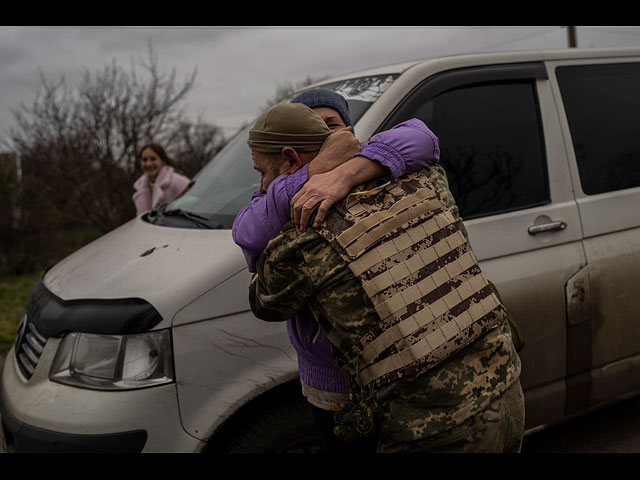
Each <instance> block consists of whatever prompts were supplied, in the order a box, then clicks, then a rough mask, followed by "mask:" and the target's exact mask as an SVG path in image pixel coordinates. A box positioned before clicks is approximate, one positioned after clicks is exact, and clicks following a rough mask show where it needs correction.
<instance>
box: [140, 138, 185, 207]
mask: <svg viewBox="0 0 640 480" xmlns="http://www.w3.org/2000/svg"><path fill="white" fill-rule="evenodd" d="M139 157H140V166H141V167H142V172H143V174H142V176H141V177H140V178H138V180H136V182H135V183H134V184H133V188H134V190H135V192H134V194H133V202H134V203H135V206H136V214H137V215H140V214H142V213H145V212H148V211H149V210H151V209H152V208H154V207H155V206H156V205H158V204H159V203H170V202H172V201H173V200H175V199H176V198H177V197H178V196H179V195H180V194H181V193H182V192H183V191H184V189H185V188H187V186H188V185H189V179H188V178H187V177H185V176H184V175H182V174H181V173H178V172H177V171H176V170H175V168H174V167H173V163H172V162H171V159H170V158H169V156H168V155H167V153H166V152H165V150H164V148H162V146H160V145H158V144H156V143H149V144H147V145H145V146H144V147H142V150H140V155H139Z"/></svg>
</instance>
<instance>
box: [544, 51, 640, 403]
mask: <svg viewBox="0 0 640 480" xmlns="http://www.w3.org/2000/svg"><path fill="white" fill-rule="evenodd" d="M618 62H622V63H629V62H640V57H637V56H636V57H628V58H621V59H615V58H593V59H589V60H584V59H580V60H573V61H568V60H562V61H555V62H549V63H548V72H549V76H550V78H551V79H552V80H553V82H552V83H553V88H554V95H555V96H556V98H557V106H558V111H559V117H560V119H561V128H562V131H563V132H564V136H565V139H566V149H567V153H568V159H569V164H570V169H571V176H572V179H573V185H574V191H575V196H576V200H577V204H578V209H579V212H580V217H581V221H582V225H583V230H584V242H583V243H584V249H585V254H586V258H587V262H588V269H587V274H588V275H587V279H588V287H589V291H590V294H591V298H590V299H589V300H590V305H591V315H590V317H589V318H587V319H585V322H584V323H583V324H581V325H576V326H575V327H572V329H573V330H576V335H575V337H576V338H575V339H574V340H571V339H570V345H569V348H572V350H573V359H569V361H570V362H573V363H574V364H575V367H574V368H573V370H574V371H575V372H579V375H577V376H576V378H575V379H573V380H568V382H569V386H570V387H571V386H572V385H574V386H575V387H574V388H575V390H576V394H575V400H573V401H572V400H571V399H569V401H568V402H569V403H568V407H567V410H568V411H567V413H571V411H572V410H574V409H575V410H579V409H582V408H587V407H590V406H594V405H597V404H600V403H603V402H607V401H611V400H612V399H614V398H620V397H622V396H625V395H629V394H630V393H632V392H634V391H637V390H638V388H639V384H638V382H637V379H638V378H640V355H639V353H640V347H639V345H640V342H639V341H638V338H640V313H639V310H638V294H639V293H640V287H637V288H630V285H636V286H638V285H640V210H639V207H638V206H639V205H640V187H636V188H629V189H625V190H617V191H611V192H606V193H600V194H595V195H587V194H585V193H584V191H583V189H582V183H581V179H580V172H579V169H578V165H577V158H576V153H575V150H574V145H573V141H572V137H571V133H570V126H569V123H568V119H567V114H566V110H565V107H564V103H563V101H562V97H561V92H560V88H559V85H558V83H557V77H556V71H555V69H556V67H558V66H564V65H595V64H612V63H618ZM610 87H611V88H615V85H611V86H610ZM612 120H615V119H612ZM638 132H639V133H640V130H639V131H638ZM636 161H638V162H640V158H638V159H637V160H636ZM603 168H606V165H603ZM571 373H572V372H569V374H571ZM579 397H582V398H579Z"/></svg>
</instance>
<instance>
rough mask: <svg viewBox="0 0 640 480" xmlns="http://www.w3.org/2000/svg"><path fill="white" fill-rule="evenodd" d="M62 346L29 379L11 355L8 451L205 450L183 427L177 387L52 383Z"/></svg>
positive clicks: (6, 397) (6, 380)
mask: <svg viewBox="0 0 640 480" xmlns="http://www.w3.org/2000/svg"><path fill="white" fill-rule="evenodd" d="M58 343H59V342H58V341H57V339H49V341H48V342H47V345H46V346H45V349H44V352H43V354H42V356H41V358H40V362H39V364H38V367H37V368H36V371H35V373H34V375H33V376H32V377H31V379H29V380H28V381H26V380H25V379H24V377H22V375H21V373H20V372H19V369H18V367H17V365H16V363H15V354H14V350H13V349H12V350H11V351H9V353H8V354H7V357H6V360H5V364H4V366H3V369H2V375H1V376H0V416H1V424H2V434H3V435H0V436H4V444H5V448H6V451H8V452H18V453H20V452H117V453H134V452H197V451H200V450H201V449H202V448H203V446H204V444H203V442H202V441H201V440H199V439H196V438H194V437H193V436H191V435H189V434H188V433H187V432H185V430H184V428H183V426H182V422H181V419H180V411H179V406H178V398H177V392H176V385H175V384H167V385H159V386H155V387H149V388H142V389H137V390H126V391H98V390H89V389H82V388H75V387H71V386H67V385H62V384H59V383H55V382H52V381H50V380H49V376H48V372H49V367H50V365H51V361H52V359H53V356H54V355H55V351H56V349H57V344H58ZM0 440H1V439H0ZM0 444H1V442H0Z"/></svg>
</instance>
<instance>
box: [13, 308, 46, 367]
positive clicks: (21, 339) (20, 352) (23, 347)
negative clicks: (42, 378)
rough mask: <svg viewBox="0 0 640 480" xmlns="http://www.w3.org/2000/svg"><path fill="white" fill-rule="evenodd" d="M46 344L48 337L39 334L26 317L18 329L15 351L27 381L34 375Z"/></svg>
mask: <svg viewBox="0 0 640 480" xmlns="http://www.w3.org/2000/svg"><path fill="white" fill-rule="evenodd" d="M46 343H47V337H45V336H44V335H42V334H41V333H39V332H38V330H36V327H35V325H34V324H33V323H31V322H29V321H28V318H27V316H26V315H25V317H24V318H23V319H22V322H21V323H20V327H18V333H17V340H16V349H15V350H16V360H17V362H18V367H19V368H20V371H21V372H22V374H23V375H24V377H25V378H26V379H27V380H29V379H30V378H31V376H32V375H33V372H34V371H35V369H36V366H37V365H38V361H39V360H40V355H42V351H43V350H44V346H45V344H46Z"/></svg>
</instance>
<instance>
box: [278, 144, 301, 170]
mask: <svg viewBox="0 0 640 480" xmlns="http://www.w3.org/2000/svg"><path fill="white" fill-rule="evenodd" d="M301 167H302V159H301V158H300V154H299V153H298V152H297V151H296V150H295V149H294V148H292V147H284V148H283V149H282V156H281V159H280V175H282V174H284V173H294V172H297V171H298V170H299V169H300V168H301Z"/></svg>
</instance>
